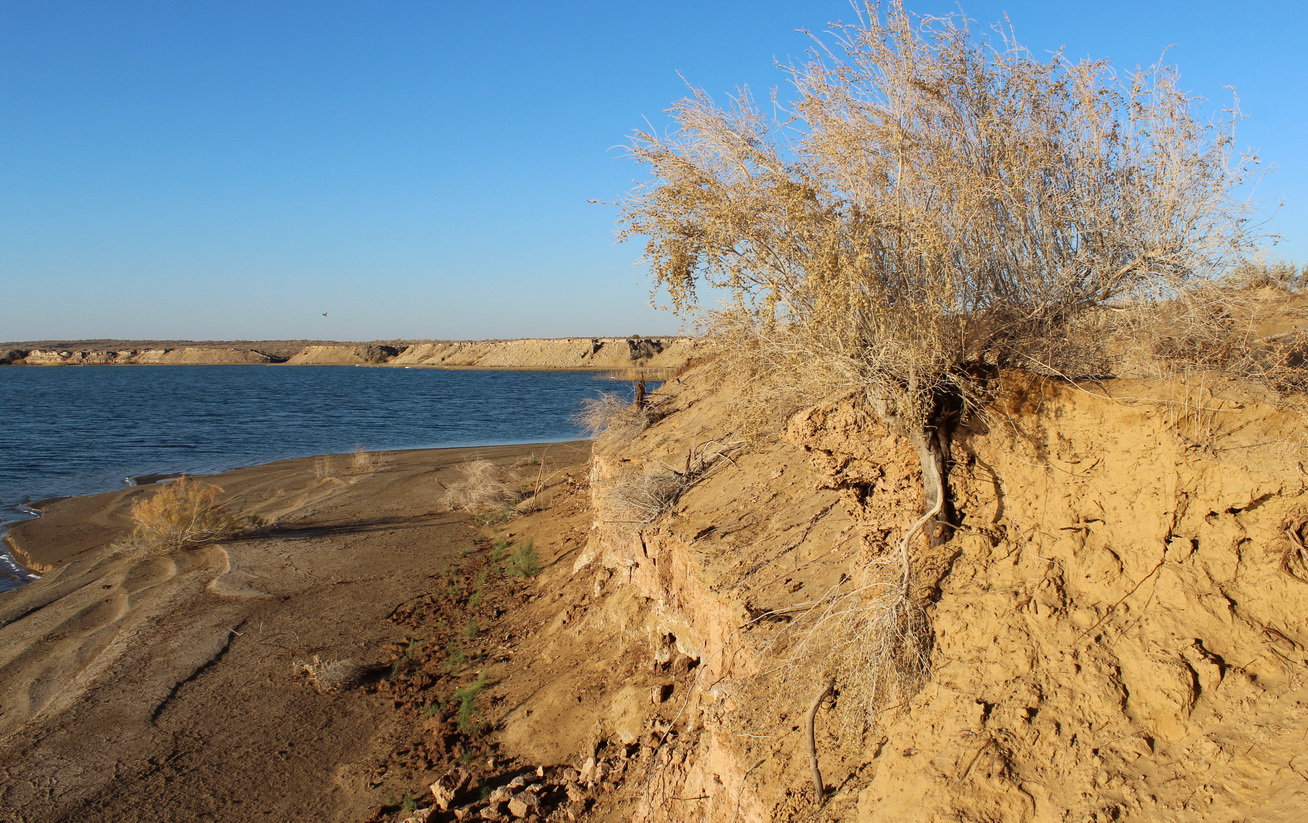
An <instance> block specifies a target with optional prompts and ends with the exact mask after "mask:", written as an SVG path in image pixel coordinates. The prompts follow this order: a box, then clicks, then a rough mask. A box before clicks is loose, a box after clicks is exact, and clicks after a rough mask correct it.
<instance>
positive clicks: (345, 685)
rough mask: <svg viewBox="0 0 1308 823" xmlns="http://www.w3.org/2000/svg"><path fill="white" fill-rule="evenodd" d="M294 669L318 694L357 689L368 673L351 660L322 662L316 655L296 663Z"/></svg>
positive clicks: (365, 668)
mask: <svg viewBox="0 0 1308 823" xmlns="http://www.w3.org/2000/svg"><path fill="white" fill-rule="evenodd" d="M295 668H296V669H297V670H299V672H300V674H302V675H303V676H304V677H305V678H306V679H307V680H308V681H309V685H311V686H313V689H314V691H317V692H320V693H331V692H343V691H349V690H350V689H355V688H358V687H359V686H361V685H363V681H364V677H365V675H366V674H367V672H368V669H367V667H365V666H360V665H359V664H358V663H355V662H354V661H353V660H323V659H322V658H320V657H319V656H318V655H314V656H313V659H312V660H309V661H307V662H300V663H296V664H295Z"/></svg>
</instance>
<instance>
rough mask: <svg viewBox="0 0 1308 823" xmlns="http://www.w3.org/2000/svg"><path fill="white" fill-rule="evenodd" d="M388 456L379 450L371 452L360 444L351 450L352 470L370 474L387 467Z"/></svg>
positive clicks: (355, 472) (357, 472)
mask: <svg viewBox="0 0 1308 823" xmlns="http://www.w3.org/2000/svg"><path fill="white" fill-rule="evenodd" d="M386 463H387V460H386V457H385V456H384V455H381V454H378V453H377V452H370V451H368V450H366V449H365V448H364V447H363V446H359V447H358V448H357V449H355V450H354V451H352V452H350V471H351V472H352V473H354V474H370V473H372V472H375V471H381V470H382V469H384V468H386Z"/></svg>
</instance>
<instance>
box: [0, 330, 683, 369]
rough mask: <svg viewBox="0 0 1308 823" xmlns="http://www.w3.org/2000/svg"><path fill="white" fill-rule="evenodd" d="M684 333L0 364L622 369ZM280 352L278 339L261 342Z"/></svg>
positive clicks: (53, 351) (70, 357)
mask: <svg viewBox="0 0 1308 823" xmlns="http://www.w3.org/2000/svg"><path fill="white" fill-rule="evenodd" d="M695 345H696V341H694V340H691V339H687V338H640V337H631V338H626V337H603V338H590V337H584V338H583V337H568V338H559V339H549V340H543V339H542V340H533V339H529V340H479V341H466V340H465V341H438V342H430V341H422V342H397V343H387V344H380V343H372V344H361V343H322V344H317V343H314V344H307V345H304V346H301V347H297V348H295V349H294V350H293V353H291V354H290V355H289V356H284V355H280V354H270V353H266V352H265V351H263V350H261V349H260V348H237V347H231V346H204V345H195V346H176V347H158V348H125V349H103V348H85V349H82V348H76V347H73V348H11V349H8V350H6V351H5V352H4V353H3V354H2V355H0V365H28V366H91V365H97V366H105V365H223V364H230V365H246V364H273V363H286V364H288V365H317V366H322V365H351V366H365V365H367V366H383V365H384V366H408V367H435V368H469V369H523V370H545V369H577V370H599V371H607V370H621V369H627V368H632V367H640V368H650V369H672V368H676V367H677V366H680V365H681V364H682V363H684V362H685V361H686V360H688V359H689V358H690V357H691V356H692V352H693V350H694V348H695ZM265 348H268V349H270V350H274V349H275V350H278V351H281V350H284V349H285V348H286V347H285V346H284V345H282V344H277V345H276V346H269V347H265Z"/></svg>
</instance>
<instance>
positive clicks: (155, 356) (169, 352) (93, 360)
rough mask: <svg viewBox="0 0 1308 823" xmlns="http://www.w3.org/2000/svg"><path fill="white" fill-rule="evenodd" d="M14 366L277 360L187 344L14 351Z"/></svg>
mask: <svg viewBox="0 0 1308 823" xmlns="http://www.w3.org/2000/svg"><path fill="white" fill-rule="evenodd" d="M6 359H7V360H8V363H9V364H11V365H14V364H22V365H27V366H113V365H137V366H214V365H238V364H239V365H247V364H263V363H274V362H276V361H275V360H274V359H273V358H272V357H269V356H268V355H266V354H263V353H261V352H257V351H253V350H249V349H228V348H205V347H203V346H187V347H182V348H175V349H144V350H140V349H123V350H120V351H104V350H99V351H93V350H73V349H47V350H41V349H33V350H30V351H23V350H15V351H12V352H10V353H9V356H8V357H7V358H6Z"/></svg>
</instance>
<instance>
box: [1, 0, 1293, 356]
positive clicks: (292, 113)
mask: <svg viewBox="0 0 1308 823" xmlns="http://www.w3.org/2000/svg"><path fill="white" fill-rule="evenodd" d="M906 5H907V7H908V8H909V9H910V10H912V11H917V12H921V13H948V12H951V11H954V10H955V9H956V8H957V6H956V5H955V4H954V3H952V2H947V1H946V0H923V1H922V2H916V1H915V0H909V2H908V3H906ZM962 7H963V10H964V11H965V12H966V13H967V15H968V16H969V17H972V18H974V19H976V20H978V21H980V22H981V23H986V24H988V23H991V22H993V21H995V20H997V19H999V18H1000V17H1001V15H1003V14H1004V13H1005V12H1007V14H1008V15H1009V17H1010V19H1011V21H1012V23H1013V25H1014V27H1015V29H1016V32H1017V36H1018V39H1019V40H1020V41H1022V42H1023V43H1024V44H1025V45H1026V46H1028V47H1029V48H1031V49H1032V50H1034V51H1036V52H1044V51H1049V50H1053V49H1056V48H1058V47H1060V46H1065V47H1066V49H1067V53H1068V54H1069V56H1072V57H1083V56H1088V57H1096V58H1107V59H1109V60H1111V61H1113V62H1114V63H1115V64H1117V65H1118V66H1119V67H1122V68H1130V67H1133V66H1135V65H1137V64H1148V63H1152V62H1154V61H1156V60H1157V59H1158V57H1159V56H1160V54H1161V53H1162V52H1163V50H1164V49H1165V48H1167V47H1168V46H1173V48H1172V49H1171V51H1169V52H1168V54H1167V59H1168V61H1169V62H1172V63H1174V64H1176V65H1178V66H1179V67H1180V70H1181V73H1182V78H1183V81H1184V83H1183V85H1184V86H1185V87H1186V88H1187V89H1189V90H1190V91H1192V92H1194V93H1196V94H1199V95H1202V96H1204V97H1207V98H1209V99H1210V100H1212V101H1214V103H1215V104H1220V103H1223V102H1225V101H1226V100H1228V99H1229V95H1228V93H1227V92H1225V91H1224V90H1223V87H1224V86H1227V85H1232V86H1234V87H1235V88H1236V89H1237V91H1238V92H1239V95H1240V100H1241V106H1242V108H1243V109H1244V111H1245V112H1246V114H1247V115H1248V119H1247V120H1246V121H1245V122H1244V124H1243V128H1242V132H1241V138H1240V139H1241V143H1242V145H1245V146H1247V147H1249V148H1252V149H1255V150H1258V151H1259V153H1260V155H1261V156H1262V158H1263V159H1264V160H1265V161H1268V162H1270V163H1275V164H1277V166H1278V169H1277V170H1276V171H1273V172H1272V173H1270V174H1269V175H1268V176H1267V177H1266V178H1265V179H1264V180H1263V181H1262V183H1261V184H1260V186H1259V188H1258V191H1257V193H1256V197H1257V198H1258V200H1259V202H1260V203H1262V205H1263V207H1264V211H1266V212H1268V213H1272V212H1274V217H1273V222H1272V224H1271V228H1272V229H1273V230H1275V231H1278V232H1279V233H1281V234H1282V235H1283V236H1284V240H1283V242H1282V243H1280V244H1279V245H1278V246H1276V247H1275V248H1273V249H1271V251H1270V255H1271V256H1272V257H1275V258H1287V259H1292V260H1298V261H1301V262H1308V203H1305V198H1308V92H1306V91H1305V83H1306V82H1308V58H1306V57H1305V54H1308V49H1305V45H1304V44H1305V32H1308V5H1306V4H1303V3H1302V0H1299V2H1281V1H1280V0H1274V1H1273V2H1254V3H1248V4H1242V5H1239V6H1237V5H1233V4H1232V3H1230V2H1229V0H1224V1H1223V2H1209V1H1208V0H1189V2H1171V1H1170V0H1169V1H1168V2H1150V1H1149V0H1146V1H1145V2H1140V1H1139V0H1135V1H1134V2H1120V1H1119V0H1103V2H1099V3H1085V2H1076V3H1060V2H1050V1H1049V0H1044V2H1036V0H984V1H983V2H964V3H963V4H962ZM852 17H853V14H852V11H851V8H850V6H849V5H848V4H847V3H846V2H844V0H806V1H804V2H801V1H800V0H791V2H782V1H781V0H747V1H746V0H697V1H696V2H689V0H664V1H663V2H655V3H631V2H623V1H622V0H605V1H604V2H592V0H585V2H569V0H556V1H555V2H539V0H533V2H519V0H501V2H496V3H486V4H483V3H472V2H454V1H453V0H424V1H423V2H417V0H383V1H382V2H368V3H364V2H357V1H356V2H344V1H343V0H315V2H307V1H305V2H300V1H299V0H222V1H221V2H218V0H188V1H187V2H178V0H159V1H158V2H138V1H137V0H114V2H91V0H84V1H83V2H67V1H66V0H0V340H6V341H17V340H33V339H77V338H101V337H116V338H168V339H197V340H199V339H268V338H317V339H338V340H372V339H387V338H492V337H528V336H570V335H574V334H575V335H586V336H590V335H627V334H636V333H638V334H646V335H648V334H668V333H673V332H675V331H676V330H677V329H678V328H679V321H678V320H677V319H676V318H675V317H673V316H672V315H670V314H668V313H666V312H660V311H655V310H653V309H650V308H649V307H648V303H649V286H648V283H647V281H646V279H645V277H644V275H643V273H642V270H641V268H640V265H639V256H640V248H639V244H636V243H631V244H626V245H621V246H619V245H616V244H615V242H614V235H613V230H614V219H615V210H614V209H613V208H612V207H611V206H605V205H602V204H600V205H595V204H590V203H588V201H591V200H598V201H607V202H612V201H614V200H616V199H618V198H619V197H621V195H622V194H623V193H624V192H625V191H627V190H628V189H629V188H630V187H631V186H632V182H633V180H634V179H635V178H637V177H639V176H640V174H641V170H640V169H638V168H637V167H635V166H633V165H632V164H631V163H630V162H629V161H628V160H626V159H625V158H624V153H623V151H622V149H621V148H620V147H621V145H622V144H623V143H624V142H625V141H626V138H627V136H628V135H629V134H630V133H631V132H632V131H633V130H634V129H637V128H640V127H642V126H643V125H644V123H645V121H646V120H649V121H650V122H651V123H653V124H655V125H656V126H658V125H663V124H664V123H665V121H664V119H663V117H664V115H663V110H664V109H665V108H666V107H667V106H668V105H669V104H670V103H671V102H673V101H674V100H676V99H678V98H679V97H682V96H684V93H685V86H684V84H683V80H682V76H684V77H685V79H686V80H687V81H689V82H691V83H694V84H696V85H699V86H702V87H703V88H705V89H706V90H707V91H708V92H710V93H711V94H713V95H715V96H721V95H724V94H726V93H730V92H731V91H733V90H734V89H735V88H736V87H737V86H738V85H742V84H747V85H749V86H750V87H751V88H752V89H754V90H755V91H756V92H758V93H760V95H762V94H763V93H764V92H765V90H766V89H768V88H770V87H771V86H774V85H778V84H782V83H783V82H784V75H783V74H782V73H781V72H780V71H778V70H777V69H776V68H775V62H776V61H782V62H787V61H790V60H799V59H801V58H802V57H803V53H804V51H805V49H806V48H807V47H808V44H809V41H808V40H807V39H806V38H805V36H804V35H802V34H798V33H796V31H795V30H796V29H810V30H814V31H820V30H822V29H823V28H824V27H825V26H826V24H827V23H829V22H831V21H833V20H841V19H843V20H849V19H851V18H852ZM1282 200H1283V201H1284V205H1281V206H1279V208H1278V207H1277V204H1278V203H1279V202H1280V201H1282ZM324 313H325V314H326V315H327V316H325V317H324V316H323V315H324Z"/></svg>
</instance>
